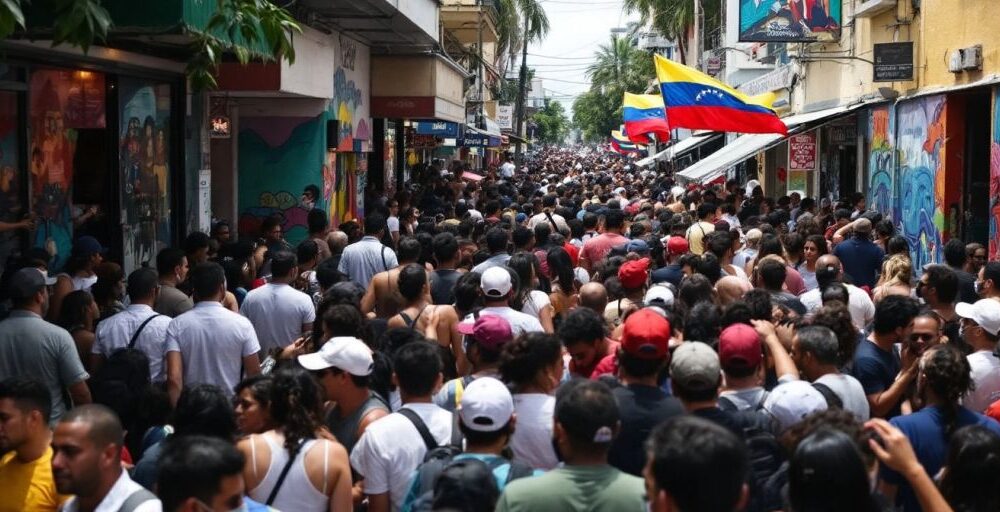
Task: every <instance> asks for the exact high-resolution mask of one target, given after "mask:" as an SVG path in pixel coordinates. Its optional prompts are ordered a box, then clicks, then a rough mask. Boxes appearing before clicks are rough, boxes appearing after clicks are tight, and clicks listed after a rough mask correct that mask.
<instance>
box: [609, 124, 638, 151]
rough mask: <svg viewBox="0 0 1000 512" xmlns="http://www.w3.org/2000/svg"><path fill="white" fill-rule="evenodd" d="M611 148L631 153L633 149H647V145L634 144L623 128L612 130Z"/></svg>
mask: <svg viewBox="0 0 1000 512" xmlns="http://www.w3.org/2000/svg"><path fill="white" fill-rule="evenodd" d="M611 149H613V150H614V151H616V152H618V153H622V154H625V153H630V152H632V151H641V150H643V149H645V146H641V145H639V144H633V143H632V141H630V140H629V139H628V137H627V136H626V135H625V134H624V133H623V132H622V130H611Z"/></svg>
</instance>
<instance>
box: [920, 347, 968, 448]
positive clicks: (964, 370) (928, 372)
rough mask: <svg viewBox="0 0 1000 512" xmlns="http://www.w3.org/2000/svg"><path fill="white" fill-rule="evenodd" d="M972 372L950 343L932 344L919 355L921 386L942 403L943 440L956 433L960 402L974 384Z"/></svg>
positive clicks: (965, 360)
mask: <svg viewBox="0 0 1000 512" xmlns="http://www.w3.org/2000/svg"><path fill="white" fill-rule="evenodd" d="M971 371H972V370H971V369H970V368H969V360H968V359H966V358H965V355H964V354H962V352H961V351H960V350H958V349H957V348H955V347H953V346H951V345H935V346H933V347H931V348H929V349H928V350H927V351H926V352H924V355H923V357H921V358H920V373H921V377H923V379H922V380H923V389H924V390H925V391H926V390H930V391H932V392H934V395H936V396H937V398H938V400H939V401H940V402H941V405H940V408H941V413H942V416H943V417H944V421H945V429H944V438H945V440H946V441H947V440H948V439H950V438H951V435H952V433H954V432H955V428H956V422H957V419H958V408H959V407H960V406H959V401H960V400H961V399H962V397H963V396H965V394H966V393H968V392H969V390H970V389H973V388H974V386H975V385H974V383H973V382H972V377H971V376H970V375H969V374H970V372H971Z"/></svg>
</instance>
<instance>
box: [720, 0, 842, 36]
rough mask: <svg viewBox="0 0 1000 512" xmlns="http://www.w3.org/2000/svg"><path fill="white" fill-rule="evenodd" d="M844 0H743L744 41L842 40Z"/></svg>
mask: <svg viewBox="0 0 1000 512" xmlns="http://www.w3.org/2000/svg"><path fill="white" fill-rule="evenodd" d="M841 10H842V6H841V0H740V32H739V40H740V41H741V42H788V43H796V42H812V41H821V42H828V41H836V40H838V39H840V18H841Z"/></svg>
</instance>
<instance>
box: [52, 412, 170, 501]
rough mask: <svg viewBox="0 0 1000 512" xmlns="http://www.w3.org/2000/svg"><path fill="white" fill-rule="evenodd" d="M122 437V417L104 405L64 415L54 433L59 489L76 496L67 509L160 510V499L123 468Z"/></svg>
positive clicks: (56, 474)
mask: <svg viewBox="0 0 1000 512" xmlns="http://www.w3.org/2000/svg"><path fill="white" fill-rule="evenodd" d="M124 439H125V431H124V430H123V429H122V424H121V422H120V421H119V420H118V417H117V416H115V413H114V412H112V411H111V409H108V408H107V407H104V406H103V405H96V404H91V405H84V406H80V407H77V408H75V409H73V410H71V411H70V412H68V413H66V416H64V417H63V418H62V420H61V421H60V422H59V424H58V425H57V426H56V430H55V434H54V435H53V436H52V452H53V453H52V476H53V477H54V478H55V481H56V489H57V490H58V491H59V492H60V493H62V494H73V495H74V497H73V498H70V500H69V501H67V502H66V504H65V505H64V506H63V508H62V511H63V512H82V511H87V512H90V511H96V510H122V511H126V510H127V511H131V512H160V511H161V509H162V506H161V504H160V500H158V499H156V496H155V495H154V494H153V493H151V492H149V491H147V490H146V489H145V488H143V487H142V486H141V485H139V484H137V483H135V482H134V481H133V480H132V479H131V478H129V476H128V472H127V471H125V470H124V469H122V464H121V455H122V443H123V441H124Z"/></svg>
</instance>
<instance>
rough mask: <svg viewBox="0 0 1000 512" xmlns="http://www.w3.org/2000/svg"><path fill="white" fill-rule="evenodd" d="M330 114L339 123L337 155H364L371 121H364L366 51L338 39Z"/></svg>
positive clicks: (367, 72) (347, 41) (366, 100)
mask: <svg viewBox="0 0 1000 512" xmlns="http://www.w3.org/2000/svg"><path fill="white" fill-rule="evenodd" d="M336 47H337V52H336V53H335V56H336V66H335V71H334V74H333V101H332V102H331V103H330V114H331V115H332V116H333V118H334V119H336V120H337V121H339V124H338V128H337V129H338V133H337V151H353V152H363V151H368V142H369V140H370V139H371V120H370V119H369V118H368V113H369V108H370V107H369V105H368V90H369V82H370V77H369V67H370V63H369V59H368V49H367V48H366V47H364V46H363V45H361V44H360V43H358V42H357V41H355V40H353V39H351V38H349V37H346V36H343V35H341V36H340V37H338V38H337V44H336Z"/></svg>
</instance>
